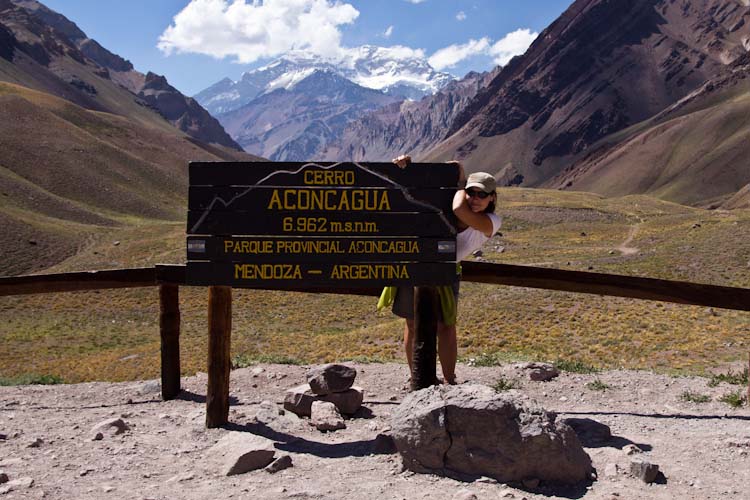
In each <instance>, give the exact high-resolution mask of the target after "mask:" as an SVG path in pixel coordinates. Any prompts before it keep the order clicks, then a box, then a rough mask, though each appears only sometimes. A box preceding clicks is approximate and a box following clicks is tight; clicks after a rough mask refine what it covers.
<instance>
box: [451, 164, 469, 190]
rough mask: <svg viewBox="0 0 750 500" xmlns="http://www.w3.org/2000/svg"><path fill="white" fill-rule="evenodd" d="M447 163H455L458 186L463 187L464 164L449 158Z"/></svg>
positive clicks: (464, 177) (464, 179)
mask: <svg viewBox="0 0 750 500" xmlns="http://www.w3.org/2000/svg"><path fill="white" fill-rule="evenodd" d="M447 163H448V164H449V165H455V166H456V168H457V169H458V187H459V188H461V189H463V187H464V186H465V185H466V172H465V171H464V166H463V164H462V163H461V162H460V161H456V160H451V161H449V162H447Z"/></svg>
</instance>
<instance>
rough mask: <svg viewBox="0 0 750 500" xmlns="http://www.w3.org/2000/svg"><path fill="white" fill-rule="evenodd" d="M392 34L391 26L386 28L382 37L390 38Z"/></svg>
mask: <svg viewBox="0 0 750 500" xmlns="http://www.w3.org/2000/svg"><path fill="white" fill-rule="evenodd" d="M392 34H393V25H391V26H388V28H387V29H386V30H385V32H384V33H383V36H384V37H386V38H390V37H391V35H392Z"/></svg>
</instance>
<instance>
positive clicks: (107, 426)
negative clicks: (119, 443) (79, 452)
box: [91, 418, 130, 437]
mask: <svg viewBox="0 0 750 500" xmlns="http://www.w3.org/2000/svg"><path fill="white" fill-rule="evenodd" d="M129 430H130V426H129V425H128V424H126V423H125V421H124V420H123V419H121V418H110V419H109V420H103V421H102V422H99V423H98V424H96V425H95V426H94V427H93V428H92V429H91V434H92V435H93V436H94V437H96V434H97V433H101V434H102V437H103V436H104V435H105V434H109V435H110V436H116V435H118V434H122V433H123V432H125V431H129Z"/></svg>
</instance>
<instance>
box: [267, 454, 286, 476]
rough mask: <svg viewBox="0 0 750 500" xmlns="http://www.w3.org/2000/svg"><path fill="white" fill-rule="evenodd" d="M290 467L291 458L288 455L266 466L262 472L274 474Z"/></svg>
mask: <svg viewBox="0 0 750 500" xmlns="http://www.w3.org/2000/svg"><path fill="white" fill-rule="evenodd" d="M292 466H293V464H292V457H291V456H289V455H281V456H280V457H279V458H277V459H276V460H274V461H273V462H271V463H270V464H268V465H267V466H266V468H265V469H263V470H264V471H266V472H268V473H269V474H276V473H277V472H279V471H282V470H284V469H288V468H289V467H292Z"/></svg>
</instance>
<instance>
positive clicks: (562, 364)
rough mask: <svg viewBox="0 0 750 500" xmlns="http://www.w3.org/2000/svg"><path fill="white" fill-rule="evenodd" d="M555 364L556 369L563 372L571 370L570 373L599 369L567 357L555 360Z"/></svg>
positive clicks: (596, 371) (592, 371)
mask: <svg viewBox="0 0 750 500" xmlns="http://www.w3.org/2000/svg"><path fill="white" fill-rule="evenodd" d="M555 366H556V367H557V369H558V370H560V371H563V372H572V373H598V372H599V369H598V368H596V367H594V366H591V365H587V364H586V363H584V362H583V361H570V360H567V359H558V360H557V361H555Z"/></svg>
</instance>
